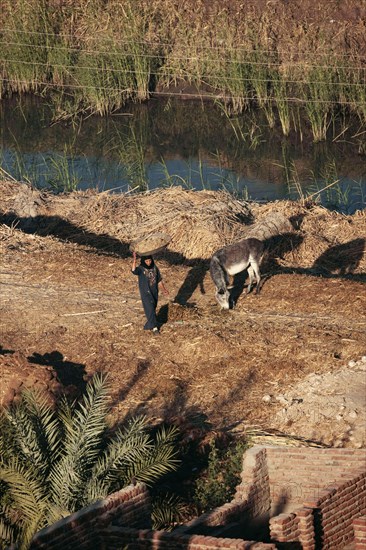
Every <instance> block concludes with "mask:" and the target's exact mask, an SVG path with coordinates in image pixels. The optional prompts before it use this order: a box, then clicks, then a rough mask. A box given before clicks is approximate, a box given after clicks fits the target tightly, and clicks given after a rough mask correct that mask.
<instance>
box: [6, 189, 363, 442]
mask: <svg viewBox="0 0 366 550" xmlns="http://www.w3.org/2000/svg"><path fill="white" fill-rule="evenodd" d="M1 185H3V184H1ZM3 189H5V187H3ZM3 198H4V197H3ZM5 198H6V199H7V200H8V199H9V194H8V195H6V196H5ZM13 199H14V197H13V196H12V202H11V204H10V202H9V200H8V202H7V207H6V209H4V211H3V216H2V221H4V222H6V223H3V224H2V225H1V226H0V228H1V231H0V245H1V246H0V250H1V253H2V255H1V266H0V276H1V304H0V307H1V325H0V326H1V347H0V369H1V388H0V397H1V402H2V403H3V404H7V403H9V402H11V401H12V400H13V399H14V397H15V396H16V395H17V394H18V393H19V392H20V390H21V389H22V388H23V387H25V386H31V387H40V388H47V389H48V391H50V392H51V393H52V394H58V393H59V392H60V391H64V390H66V391H67V392H69V393H71V394H76V393H77V392H78V391H79V390H80V388H82V387H83V385H84V384H85V380H86V379H87V378H88V377H89V376H91V375H92V374H93V373H94V372H96V371H103V372H108V373H109V376H110V380H111V381H112V386H113V406H114V412H115V415H116V417H118V418H120V419H123V418H124V417H126V416H127V415H129V414H131V413H136V412H144V413H146V414H147V415H148V416H149V417H150V418H151V419H152V421H154V422H158V421H160V420H162V419H164V420H168V421H174V422H177V423H179V424H181V425H183V426H184V427H185V429H186V430H187V433H189V434H190V437H196V436H197V437H199V436H200V435H202V434H204V432H205V431H207V430H213V431H218V430H221V429H230V430H232V431H233V432H237V433H243V432H245V431H247V430H249V429H250V428H251V427H253V426H256V427H257V428H258V430H259V431H261V430H265V431H267V432H271V431H277V432H276V433H278V437H281V434H292V435H293V436H296V437H299V438H300V439H301V438H306V439H311V440H314V441H317V442H320V443H322V444H327V445H338V446H356V447H360V446H365V444H366V435H365V415H364V412H363V410H364V408H365V407H364V406H365V395H366V385H365V383H366V370H365V369H366V357H365V356H366V330H365V329H366V318H365V312H366V292H365V285H364V280H365V279H364V274H363V270H362V265H364V264H363V263H362V262H364V256H363V260H362V261H361V262H360V265H361V268H360V267H359V268H358V269H357V275H356V274H355V275H353V274H352V273H347V274H342V273H340V274H335V275H329V274H328V275H329V276H327V277H322V276H319V274H318V273H315V272H312V271H311V270H309V271H307V272H301V271H300V270H297V271H296V270H293V271H292V272H291V271H290V270H288V269H287V270H286V269H284V270H282V271H281V270H277V271H273V273H271V276H270V277H269V278H268V279H267V280H266V282H265V284H264V285H263V289H262V292H261V293H260V294H259V295H256V294H253V293H252V294H250V295H246V294H245V293H243V294H241V295H240V297H239V299H238V302H237V306H236V308H235V309H233V310H230V311H220V310H219V308H218V307H217V304H216V302H215V299H214V292H213V283H212V281H211V279H210V276H209V274H208V272H207V271H206V270H205V269H203V268H202V265H201V264H198V265H197V264H189V262H186V261H181V262H179V261H175V262H172V261H169V257H168V256H164V255H162V256H161V257H160V258H159V257H158V259H157V263H158V265H159V267H160V269H161V272H162V274H163V277H164V280H165V283H166V286H167V287H168V288H169V290H170V296H169V298H165V297H161V298H160V302H159V307H158V310H159V320H160V322H161V331H160V334H159V335H158V336H154V335H153V334H151V333H146V332H145V331H144V330H143V324H144V315H143V311H142V307H141V302H140V298H139V294H138V288H137V280H136V278H135V277H134V276H133V275H132V274H131V271H130V269H131V256H130V255H128V254H127V253H126V254H118V253H116V252H114V251H110V250H106V249H103V248H96V247H95V246H92V245H90V244H83V243H76V242H71V239H70V238H62V237H60V236H59V234H58V236H57V237H56V236H55V235H54V234H52V232H51V234H49V235H46V236H41V235H39V234H34V233H33V232H29V231H25V230H24V229H23V230H22V229H20V226H21V224H20V226H19V225H18V226H17V227H15V225H14V222H13V224H11V223H10V221H9V220H10V218H9V217H6V214H7V213H9V212H10V211H12V209H13V211H14V210H16V209H15V207H14V204H15V203H14V200H13ZM73 200H74V203H75V205H76V204H78V201H79V202H80V203H82V202H83V200H85V196H84V198H83V199H82V198H80V197H79V199H78V198H74V199H73ZM110 215H111V216H112V213H110ZM351 218H352V217H349V219H348V221H347V223H348V222H349V224H351V222H352V223H353V222H355V220H352V219H351ZM23 219H24V218H23ZM337 219H338V218H337ZM358 219H359V220H360V222H362V224H364V218H362V217H359V218H358ZM341 221H342V223H343V221H344V217H342V219H341ZM357 223H358V222H357ZM357 223H356V222H355V223H354V233H355V237H356V236H357V234H358V233H360V234H359V237H360V238H363V239H364V237H365V235H362V231H363V227H364V225H362V224H361V223H360V224H359V225H357ZM361 229H362V231H361ZM38 233H39V232H38ZM362 250H363V254H364V249H362ZM177 298H178V300H177ZM284 440H285V438H284Z"/></svg>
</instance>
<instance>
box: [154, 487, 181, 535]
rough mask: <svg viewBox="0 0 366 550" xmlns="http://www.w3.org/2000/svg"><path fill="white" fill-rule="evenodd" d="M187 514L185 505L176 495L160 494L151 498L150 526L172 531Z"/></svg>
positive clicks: (157, 529) (155, 528)
mask: <svg viewBox="0 0 366 550" xmlns="http://www.w3.org/2000/svg"><path fill="white" fill-rule="evenodd" d="M186 514H187V505H186V504H185V503H184V502H183V501H182V499H181V498H179V497H178V496H177V495H172V494H161V495H158V496H157V497H155V498H154V499H153V500H152V511H151V520H152V528H153V529H154V530H156V531H160V530H165V531H172V529H173V528H174V527H175V525H176V524H177V523H178V522H180V521H182V520H183V519H184V517H185V515H186Z"/></svg>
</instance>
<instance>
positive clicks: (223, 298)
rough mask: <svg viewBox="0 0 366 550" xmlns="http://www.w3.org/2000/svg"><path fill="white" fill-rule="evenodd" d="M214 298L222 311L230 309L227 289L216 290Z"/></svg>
mask: <svg viewBox="0 0 366 550" xmlns="http://www.w3.org/2000/svg"><path fill="white" fill-rule="evenodd" d="M215 297H216V300H217V301H218V303H219V305H220V306H221V308H222V309H230V303H229V298H230V292H229V291H228V289H227V288H216V293H215Z"/></svg>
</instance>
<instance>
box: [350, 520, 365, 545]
mask: <svg viewBox="0 0 366 550" xmlns="http://www.w3.org/2000/svg"><path fill="white" fill-rule="evenodd" d="M353 531H354V534H355V538H354V550H366V516H360V517H359V518H357V519H354V520H353Z"/></svg>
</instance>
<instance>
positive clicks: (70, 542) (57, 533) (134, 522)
mask: <svg viewBox="0 0 366 550" xmlns="http://www.w3.org/2000/svg"><path fill="white" fill-rule="evenodd" d="M150 518H151V506H150V496H149V493H148V491H147V488H146V486H145V485H143V484H142V483H139V484H137V485H136V486H133V485H129V486H128V487H126V488H124V489H122V490H121V491H117V492H116V493H113V494H111V495H109V496H108V497H107V498H105V499H103V500H99V501H97V502H96V503H94V504H92V505H90V506H87V507H85V508H82V509H81V510H79V511H78V512H75V514H71V515H70V516H67V517H66V518H64V519H61V520H60V521H58V522H57V523H54V524H52V525H49V526H48V527H45V528H44V529H42V530H41V531H39V532H38V533H37V534H36V535H35V536H34V538H33V540H32V543H31V546H30V550H36V549H40V548H45V549H46V548H47V550H66V549H67V550H73V549H75V550H76V549H90V548H99V547H100V546H101V543H102V541H101V538H100V531H101V528H103V527H104V526H105V525H109V524H110V523H111V522H112V521H115V522H117V523H118V525H128V526H129V527H133V526H136V527H137V526H138V527H140V528H141V527H151V519H150Z"/></svg>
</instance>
